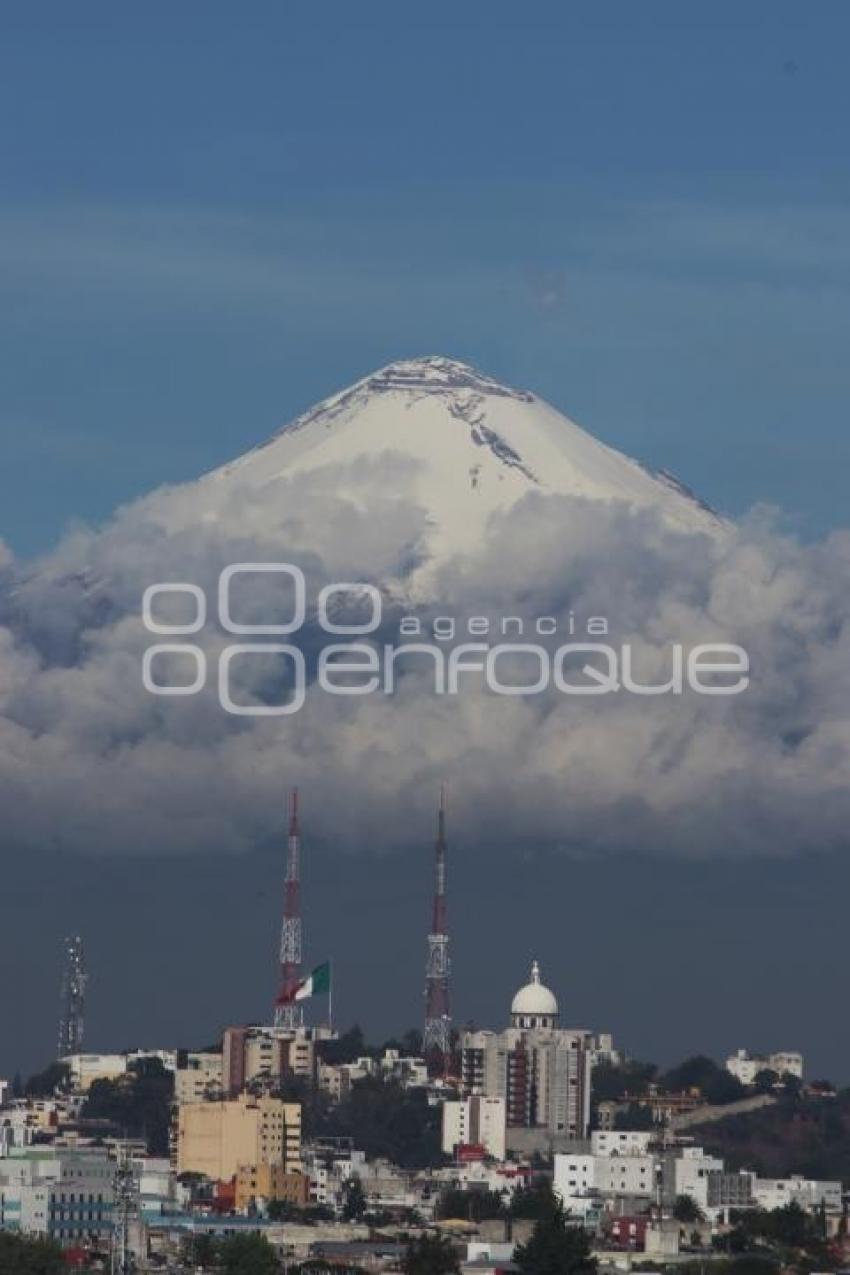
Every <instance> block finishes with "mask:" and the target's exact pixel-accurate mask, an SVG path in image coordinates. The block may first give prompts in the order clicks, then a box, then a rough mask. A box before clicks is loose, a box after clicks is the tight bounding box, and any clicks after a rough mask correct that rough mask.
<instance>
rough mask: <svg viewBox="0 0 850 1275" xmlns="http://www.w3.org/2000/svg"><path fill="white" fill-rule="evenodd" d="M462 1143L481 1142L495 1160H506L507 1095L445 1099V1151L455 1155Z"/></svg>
mask: <svg viewBox="0 0 850 1275" xmlns="http://www.w3.org/2000/svg"><path fill="white" fill-rule="evenodd" d="M460 1146H480V1147H483V1148H484V1151H485V1152H486V1154H487V1155H489V1156H492V1157H493V1159H494V1160H504V1158H505V1100H504V1098H487V1097H485V1096H484V1095H483V1094H470V1096H469V1097H468V1098H464V1099H461V1100H460V1101H459V1102H444V1103H443V1151H444V1153H445V1154H446V1155H454V1154H455V1153H456V1151H457V1149H458V1147H460Z"/></svg>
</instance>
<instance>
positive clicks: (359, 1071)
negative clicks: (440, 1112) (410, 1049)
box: [318, 1049, 429, 1102]
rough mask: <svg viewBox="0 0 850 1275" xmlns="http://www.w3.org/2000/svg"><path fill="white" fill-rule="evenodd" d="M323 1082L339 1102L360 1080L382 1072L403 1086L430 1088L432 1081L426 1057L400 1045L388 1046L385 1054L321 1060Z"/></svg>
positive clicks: (320, 1071) (320, 1077)
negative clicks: (342, 1060) (402, 1049)
mask: <svg viewBox="0 0 850 1275" xmlns="http://www.w3.org/2000/svg"><path fill="white" fill-rule="evenodd" d="M318 1076H319V1085H320V1087H321V1088H322V1089H323V1090H324V1091H325V1093H327V1094H329V1095H330V1097H331V1098H333V1100H334V1101H335V1102H340V1101H341V1100H342V1099H343V1098H345V1097H346V1095H347V1094H348V1093H349V1092H350V1091H351V1086H352V1085H353V1084H356V1082H357V1081H358V1080H366V1079H368V1078H369V1077H374V1076H380V1077H382V1078H383V1079H384V1080H392V1081H395V1082H396V1083H397V1084H399V1085H401V1086H402V1088H403V1089H426V1088H427V1087H428V1084H429V1079H428V1064H427V1063H426V1062H425V1059H424V1058H413V1057H409V1056H408V1055H406V1054H402V1053H401V1052H400V1051H399V1050H397V1049H385V1050H384V1053H383V1056H382V1057H381V1058H373V1057H371V1056H370V1055H365V1056H364V1057H362V1058H355V1060H354V1061H353V1062H350V1063H333V1064H330V1063H320V1064H319V1067H318Z"/></svg>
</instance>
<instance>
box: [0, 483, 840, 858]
mask: <svg viewBox="0 0 850 1275" xmlns="http://www.w3.org/2000/svg"><path fill="white" fill-rule="evenodd" d="M405 464H406V462H403V461H400V460H398V461H396V460H393V459H392V458H381V461H380V463H379V464H363V465H360V466H358V467H356V472H353V473H352V472H349V473H347V474H346V482H345V488H344V489H345V491H346V493H347V494H346V496H345V497H342V496H340V495H339V494H338V493H339V490H340V489H341V484H340V483H339V482H338V478H339V475H335V474H334V472H333V471H330V470H328V471H324V472H322V473H318V474H316V475H315V476H313V477H311V478H309V479H302V480H301V481H300V482H299V483H298V484H297V485H296V484H292V483H288V482H284V481H280V482H277V483H275V484H272V485H270V486H269V487H267V488H266V489H264V491H262V492H258V491H257V490H256V489H254V490H251V491H248V490H247V489H242V488H240V487H239V485H238V483H231V484H230V485H229V488H228V492H227V494H226V498H224V499H223V501H222V502H221V504H220V507H218V508H217V512H216V516H215V518H209V517H208V516H205V509H207V504H206V501H207V500H208V493H206V494H205V493H204V490H203V487H199V486H198V485H197V484H196V485H193V486H189V487H184V488H175V489H164V490H162V491H160V492H156V493H154V494H153V495H152V496H150V497H148V498H147V499H146V500H144V501H142V502H140V503H138V504H137V505H135V506H132V507H129V508H127V509H125V510H123V511H120V512H119V513H118V514H117V515H116V517H115V518H114V519H113V521H112V522H111V523H110V524H109V525H108V526H107V527H106V528H104V529H103V530H102V531H100V532H90V531H86V530H78V531H75V532H74V533H72V534H71V535H69V536H68V537H67V538H66V539H65V540H64V541H63V542H62V543H61V544H60V545H59V546H58V548H57V549H56V551H55V552H54V553H53V554H51V555H50V556H49V557H48V558H47V559H45V560H43V561H42V562H40V563H38V564H36V565H35V566H34V567H28V568H27V569H26V570H24V569H23V568H16V566H15V564H14V563H13V562H12V560H11V557H10V555H8V554H4V555H3V556H2V557H0V801H2V808H3V811H4V827H3V833H2V836H3V839H4V841H5V843H6V844H7V845H9V846H13V845H14V846H18V847H23V848H27V849H28V848H38V847H51V848H60V849H69V850H93V851H99V852H108V853H116V854H117V853H145V852H147V851H150V850H151V849H152V848H156V849H158V850H162V849H168V850H172V851H175V852H180V851H192V850H196V851H197V850H211V849H219V850H229V851H238V850H242V849H246V848H248V847H251V846H253V845H255V844H257V843H258V842H261V841H263V840H264V839H265V838H267V837H270V836H273V835H275V834H276V833H277V831H278V830H279V826H280V818H281V794H282V790H283V788H284V787H285V786H286V785H288V784H299V785H302V786H303V787H305V788H307V789H308V790H309V791H310V792H311V794H312V798H313V799H312V802H311V805H312V807H313V814H312V816H311V824H312V825H313V827H314V830H315V832H316V834H317V835H319V836H323V837H327V838H328V839H332V840H333V841H335V842H336V843H338V844H340V845H342V846H346V847H350V848H356V847H358V846H362V845H364V844H370V845H373V846H376V847H379V848H382V849H386V850H390V849H392V848H393V847H397V846H400V845H403V844H405V843H406V841H407V839H408V838H409V837H410V836H412V835H413V836H416V837H417V838H418V837H419V835H420V833H421V827H422V822H421V818H420V815H421V816H422V818H425V817H426V812H429V811H430V809H431V807H432V805H433V796H434V791H435V789H436V787H437V785H438V784H439V783H440V782H441V781H443V780H448V782H449V784H450V788H451V793H452V802H453V809H454V812H455V814H456V815H457V816H458V817H459V818H461V819H462V820H463V823H464V825H465V828H466V831H467V836H468V837H469V838H470V839H478V840H482V841H489V842H490V843H491V844H493V845H494V846H498V845H502V846H511V845H523V846H529V845H550V846H552V847H554V848H557V849H562V850H565V851H569V852H574V853H575V852H590V853H605V852H609V851H617V850H622V849H634V850H642V851H647V850H651V851H654V852H661V853H665V854H670V855H680V856H701V855H706V854H718V855H749V854H775V855H785V854H791V853H795V852H800V851H806V850H811V849H814V848H833V849H834V848H836V847H839V846H841V845H843V844H846V841H847V833H846V829H847V827H848V824H850V782H848V781H850V625H848V620H847V606H846V599H847V597H848V589H850V535H848V534H847V533H844V532H836V533H835V534H833V535H832V536H830V537H829V538H828V539H827V540H825V541H824V542H822V543H819V544H816V545H811V546H804V545H801V544H800V543H798V542H797V541H795V540H794V539H793V538H791V537H788V536H786V535H783V534H781V533H780V532H779V531H778V530H776V528H775V527H774V526H772V525H771V522H770V520H769V519H768V518H767V517H758V516H754V517H753V518H752V519H751V520H749V521H748V522H747V523H745V524H744V525H742V526H740V527H737V528H733V529H729V530H728V531H727V532H726V533H724V534H723V535H721V536H719V537H718V538H717V540H716V541H713V540H711V539H710V538H709V537H706V536H700V535H685V534H681V533H678V532H675V531H672V530H670V529H668V528H666V527H665V526H664V525H663V524H662V523H661V522H660V521H659V520H658V519H657V518H656V517H655V516H654V515H653V514H650V513H634V512H630V511H629V510H628V509H626V508H625V507H624V506H618V505H615V504H608V505H605V504H601V503H595V502H587V501H581V500H577V499H569V498H565V497H556V496H543V495H530V496H528V497H526V498H525V499H524V500H523V501H522V502H521V503H520V504H519V505H518V506H516V507H515V508H514V510H513V511H512V512H511V513H510V514H507V515H504V516H500V517H499V518H497V519H496V520H494V522H493V524H492V526H491V529H490V535H489V538H488V541H487V544H486V546H485V547H483V548H482V549H480V550H474V549H472V550H470V551H469V552H468V553H466V554H464V555H459V556H457V557H456V558H453V559H449V560H445V561H443V562H442V563H440V564H439V565H437V566H436V567H431V568H425V569H423V566H422V537H423V533H424V531H425V527H424V523H423V515H422V513H421V511H419V510H417V509H416V508H415V507H412V506H411V505H410V504H409V503H407V502H405V501H404V500H402V499H401V498H395V497H394V496H393V491H394V490H396V489H397V488H396V484H395V482H394V476H395V477H399V476H403V471H404V465H405ZM394 467H397V472H395V471H394ZM256 561H267V562H268V561H272V562H273V561H277V562H281V561H285V562H292V563H295V564H297V565H299V566H300V567H301V568H302V569H303V570H304V572H305V574H306V576H307V579H308V582H309V595H310V597H311V599H315V597H316V595H317V593H318V589H319V588H320V587H321V585H322V584H324V583H328V582H332V581H337V580H354V581H357V580H363V581H376V582H380V583H381V585H382V587H383V589H384V625H383V627H382V630H381V632H380V634H378V635H377V636H378V637H379V638H380V639H381V640H386V641H390V642H392V641H398V640H399V639H398V628H397V625H398V621H399V618H400V616H401V615H402V614H405V613H407V614H411V613H413V611H414V610H417V613H418V614H419V615H421V616H422V617H423V619H424V620H425V621H433V620H434V618H435V617H438V616H443V617H453V618H454V619H455V621H456V623H457V626H458V633H457V636H456V638H455V642H459V641H475V640H476V638H475V637H470V635H469V634H468V633H467V632H466V630H465V628H464V624H465V621H466V620H467V619H468V618H469V617H470V616H487V617H489V618H490V619H491V620H492V621H493V622H494V623H497V622H498V620H499V618H500V617H503V616H518V617H523V618H525V620H526V621H527V622H529V623H531V622H532V621H533V620H534V619H535V617H538V616H547V617H553V619H554V621H555V624H556V627H557V631H558V635H559V639H560V640H561V641H569V640H570V634H571V628H572V629H574V630H575V635H574V640H581V638H582V637H584V636H586V630H585V627H584V626H585V624H586V621H587V619H588V617H591V616H604V617H606V618H607V619H608V621H609V624H610V635H609V637H608V639H600V638H595V639H594V640H597V641H599V640H608V641H609V642H610V643H611V645H613V646H615V647H619V646H620V645H621V644H623V643H629V644H631V645H632V647H633V648H634V650H635V652H636V654H637V659H638V671H639V676H640V678H641V680H646V681H648V682H651V681H662V680H664V679H665V677H666V676H669V669H670V659H671V647H672V645H673V644H675V643H682V644H683V645H685V646H686V647H690V646H693V645H695V644H699V643H703V642H725V643H735V644H738V645H740V646H742V647H744V648H745V649H746V651H747V652H748V654H749V657H750V661H751V667H752V681H751V686H750V688H749V689H748V690H747V692H746V693H744V694H743V695H740V696H736V697H717V698H714V697H712V698H708V697H702V696H699V695H696V694H693V693H689V692H687V691H686V692H685V694H683V695H681V696H672V695H659V696H655V697H642V696H641V697H638V696H635V695H630V694H617V695H609V696H606V697H600V698H590V699H579V698H573V697H569V698H568V697H565V696H564V695H563V694H560V693H558V692H557V691H552V692H551V693H547V694H543V695H539V696H536V697H503V696H496V695H492V694H487V693H485V692H483V690H482V689H481V683H480V679H478V678H476V677H475V676H470V677H468V678H466V679H465V680H464V681H463V684H462V690H461V693H460V694H458V695H457V696H442V697H441V696H437V695H435V694H434V691H433V675H432V673H431V671H430V663H429V662H428V661H427V660H425V659H422V660H419V661H417V660H415V659H412V658H411V659H409V660H408V661H407V662H406V664H405V665H403V666H402V669H403V670H404V671H403V675H402V676H400V678H399V681H398V685H397V688H396V691H395V694H393V695H391V696H387V695H384V694H374V695H370V696H364V697H360V696H356V697H350V698H335V697H331V696H329V695H327V694H324V693H322V692H321V691H320V690H319V689H318V688H317V687H316V686H315V685H311V686H310V687H309V689H308V692H307V697H306V703H305V705H304V707H303V709H302V710H301V712H299V713H298V714H296V715H294V716H292V717H287V718H261V719H249V718H243V717H232V716H229V715H228V714H226V713H224V712H223V711H222V709H221V707H220V705H219V703H218V699H217V695H216V692H215V685H214V683H215V679H214V677H211V678H210V685H209V686H208V687H207V688H206V689H205V690H204V691H203V692H202V693H201V694H199V695H197V696H193V697H187V698H174V699H167V698H161V697H156V696H152V695H150V694H149V693H148V692H147V691H145V689H144V688H143V686H142V680H141V673H140V669H141V663H142V656H143V652H144V650H145V648H146V647H147V646H148V645H149V644H150V643H151V642H152V641H156V640H167V639H156V638H152V637H151V635H150V634H149V633H147V632H146V630H145V628H144V626H143V624H142V621H141V614H140V604H141V597H142V594H143V592H144V590H145V588H146V587H147V586H148V585H150V584H153V583H156V582H158V581H168V580H182V581H191V582H193V583H196V584H198V585H199V586H201V587H202V588H203V589H204V591H205V593H206V594H207V597H208V598H209V599H210V601H211V602H213V601H214V599H215V590H216V582H217V580H218V577H219V573H220V572H221V571H222V569H223V568H224V567H226V566H228V565H229V564H230V563H233V562H256ZM279 585H280V582H279V580H275V579H273V578H268V579H262V580H259V581H255V582H253V586H252V587H253V588H254V589H256V590H259V592H257V593H256V594H255V596H254V602H255V603H256V604H257V605H258V606H260V607H261V608H262V609H263V610H264V611H265V612H266V614H268V612H269V611H271V610H272V609H273V608H274V606H275V605H277V604H278V603H279V598H280V595H279V592H277V591H278V590H279ZM411 592H412V593H413V594H414V595H415V596H416V597H417V598H418V603H417V607H416V608H414V606H413V605H412V604H411V603H410V601H409V595H410V593H411ZM176 640H178V641H179V640H185V641H197V642H198V643H199V644H200V645H202V646H203V648H204V650H205V651H206V653H207V655H208V658H209V663H210V668H211V669H213V670H214V668H215V662H216V660H217V658H218V656H219V654H220V652H221V650H222V648H223V646H225V645H226V643H227V642H228V641H237V640H242V639H233V638H228V637H227V636H226V635H225V634H224V633H223V632H222V631H221V630H220V628H219V627H218V626H217V624H216V623H215V622H214V619H210V620H209V621H208V623H207V625H206V626H205V629H204V631H203V632H202V633H201V634H199V635H197V636H196V637H191V638H186V639H176ZM269 640H275V639H269ZM322 640H324V641H327V639H322V637H321V635H320V633H319V631H318V629H317V627H316V624H315V616H314V615H311V616H309V617H308V624H307V625H306V627H305V630H304V634H303V636H302V645H303V646H304V648H305V651H306V653H307V657H308V663H309V664H310V666H311V667H312V661H314V659H315V657H316V654H317V649H318V646H319V645H320V643H321V641H322ZM477 640H481V639H480V638H479V639H477ZM489 640H490V641H491V642H496V641H498V640H499V638H498V636H491V637H490V639H489ZM513 640H515V639H513ZM528 640H530V641H535V640H538V641H539V639H535V637H534V635H533V632H532V633H531V636H530V637H529V638H528ZM548 642H549V645H555V644H556V643H555V642H554V641H553V640H552V639H549V640H548ZM447 645H450V644H447ZM175 673H176V675H177V676H185V672H181V671H180V670H179V669H177V667H176V666H175ZM273 682H274V679H273V678H271V679H270V678H269V670H268V668H267V667H263V666H262V664H261V662H257V663H256V664H252V665H250V666H249V671H248V672H247V673H246V671H245V667H244V666H243V668H242V673H241V677H240V685H239V693H240V694H241V695H247V696H249V697H250V696H251V695H252V694H253V695H255V696H257V697H258V698H262V696H263V694H264V693H265V692H266V691H267V690H269V688H270V687H271V689H274V687H273ZM411 829H414V831H413V832H411V831H410V830H411Z"/></svg>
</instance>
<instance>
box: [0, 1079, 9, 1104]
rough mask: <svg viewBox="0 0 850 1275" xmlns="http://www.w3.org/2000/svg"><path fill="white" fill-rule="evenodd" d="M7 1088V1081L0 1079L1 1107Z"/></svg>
mask: <svg viewBox="0 0 850 1275" xmlns="http://www.w3.org/2000/svg"><path fill="white" fill-rule="evenodd" d="M8 1088H9V1081H8V1080H0V1107H2V1106H3V1103H4V1102H5V1101H6V1091H7V1089H8Z"/></svg>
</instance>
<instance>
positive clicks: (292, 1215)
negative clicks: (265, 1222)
mask: <svg viewBox="0 0 850 1275" xmlns="http://www.w3.org/2000/svg"><path fill="white" fill-rule="evenodd" d="M266 1212H267V1214H268V1217H269V1220H270V1221H272V1222H299V1221H301V1220H302V1219H303V1217H304V1211H303V1209H299V1207H298V1205H297V1204H293V1203H292V1201H291V1200H269V1202H268V1206H267V1208H266Z"/></svg>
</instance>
